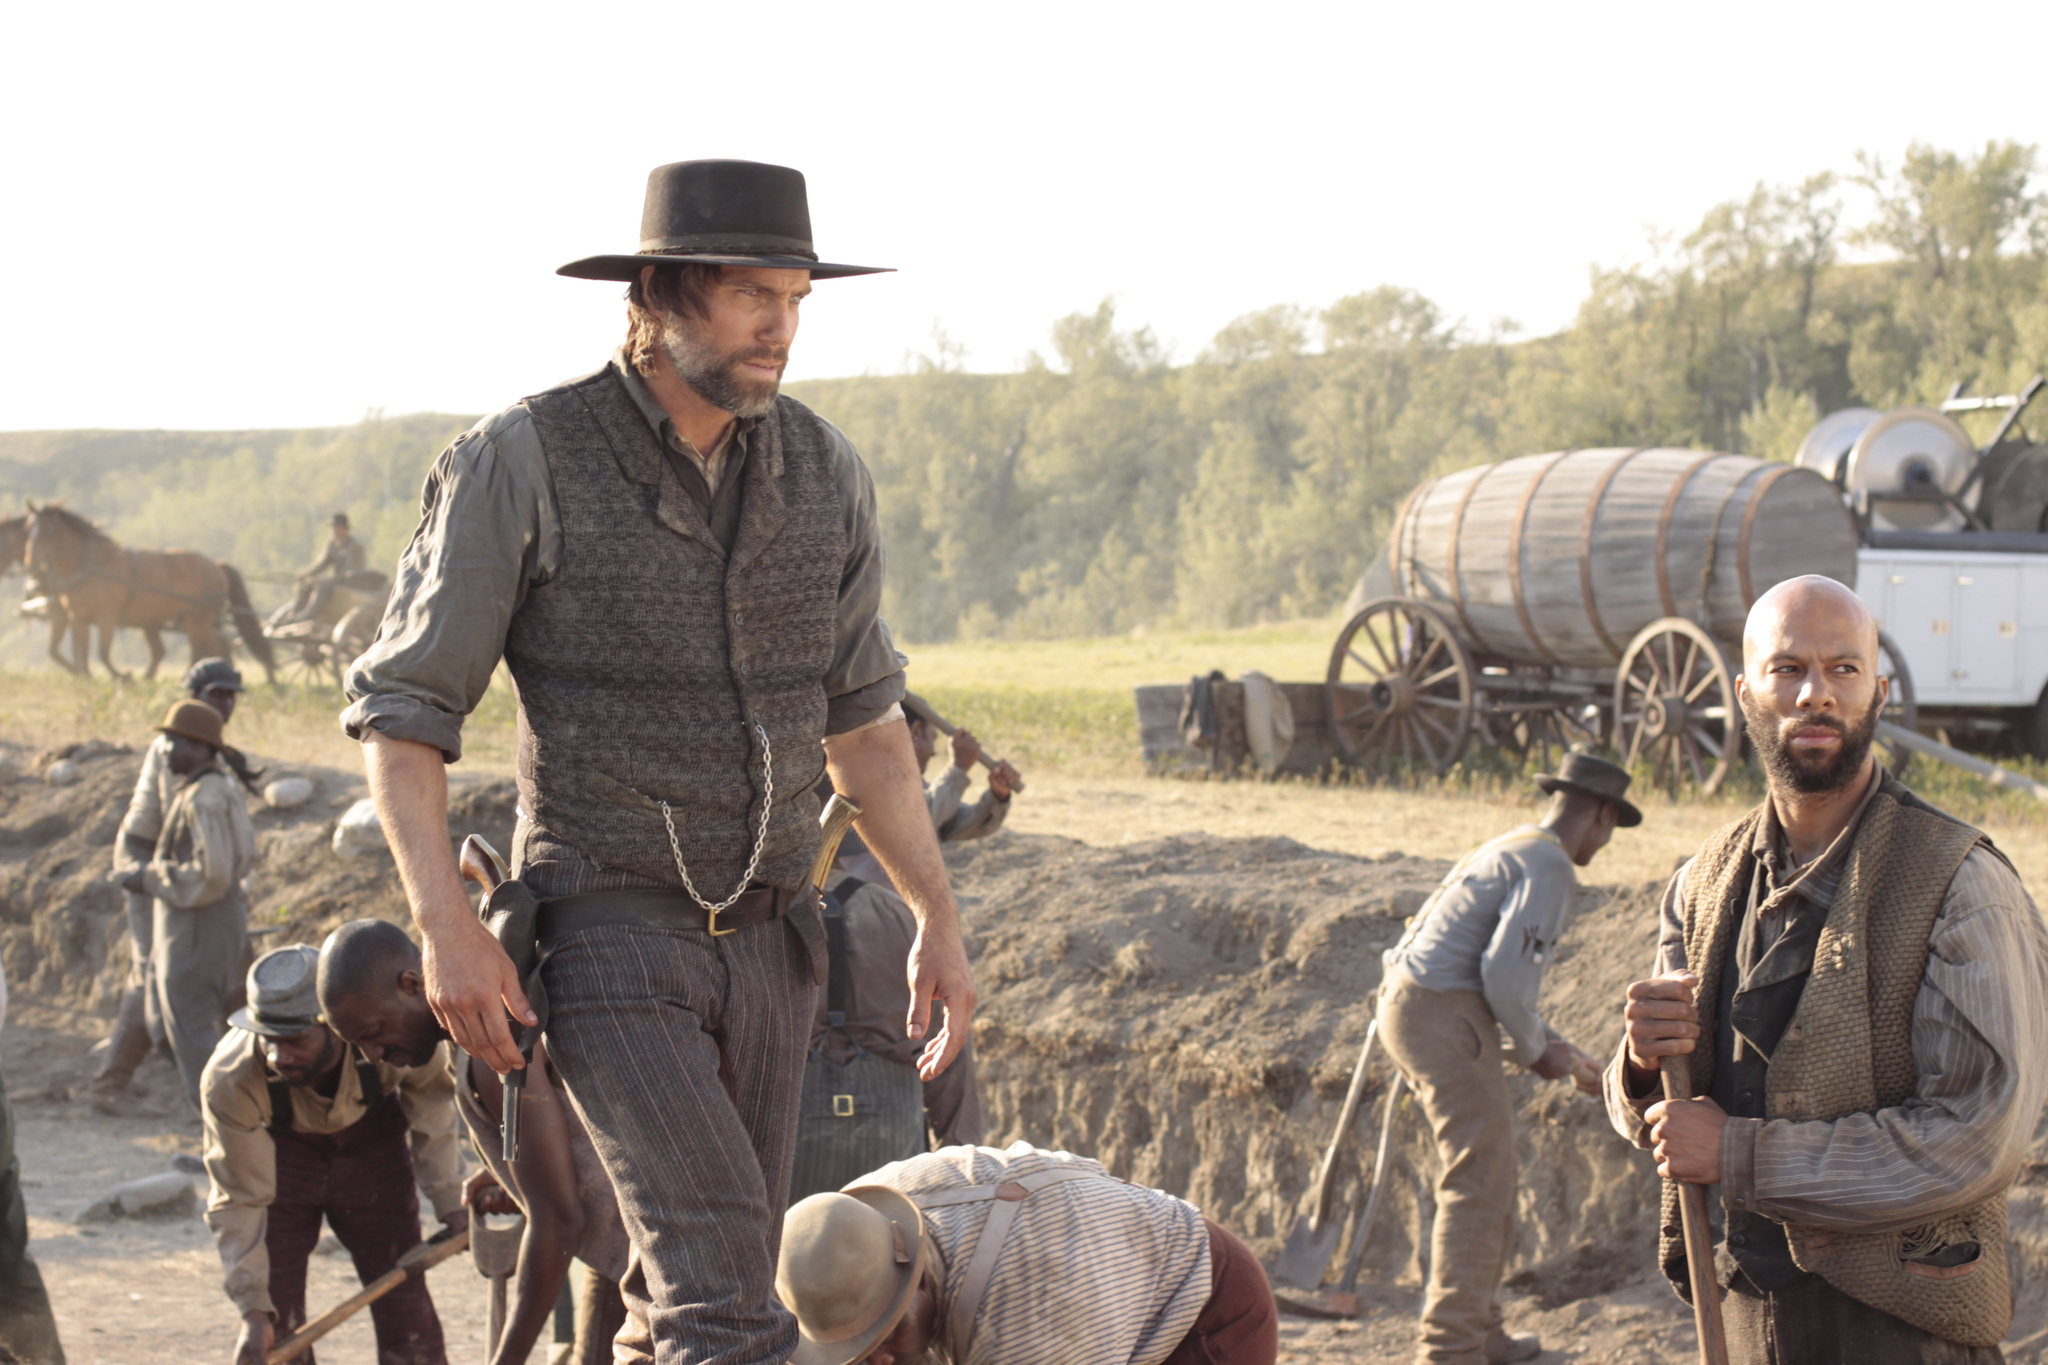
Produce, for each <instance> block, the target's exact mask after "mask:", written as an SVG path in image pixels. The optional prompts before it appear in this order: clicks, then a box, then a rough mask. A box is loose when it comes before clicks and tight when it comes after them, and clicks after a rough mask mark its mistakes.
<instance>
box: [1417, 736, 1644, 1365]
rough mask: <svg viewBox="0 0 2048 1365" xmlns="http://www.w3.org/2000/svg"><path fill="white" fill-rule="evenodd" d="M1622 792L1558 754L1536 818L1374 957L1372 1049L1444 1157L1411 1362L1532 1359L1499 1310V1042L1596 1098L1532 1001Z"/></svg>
mask: <svg viewBox="0 0 2048 1365" xmlns="http://www.w3.org/2000/svg"><path fill="white" fill-rule="evenodd" d="M1628 784H1629V775H1628V772H1627V771H1626V770H1625V769H1622V768H1618V767H1616V766H1615V765H1614V764H1612V763H1607V762H1604V761H1602V760H1600V759H1597V758H1594V757H1592V756H1591V755H1589V754H1578V753H1568V754H1566V755H1565V756H1564V762H1563V764H1562V765H1561V766H1560V768H1559V770H1558V772H1557V774H1556V775H1555V776H1552V775H1550V774H1544V775H1541V776H1539V777H1538V778H1537V779H1536V785H1537V786H1538V787H1540V788H1542V790H1543V791H1544V792H1545V793H1547V794H1548V795H1549V797H1550V806H1549V809H1548V810H1546V811H1545V812H1544V815H1543V818H1542V820H1541V821H1539V822H1538V823H1536V824H1533V825H1523V826H1521V827H1520V828H1518V829H1513V830H1510V831H1509V832H1508V833H1506V834H1503V835H1501V836H1500V837H1499V838H1497V839H1493V840H1490V841H1488V842H1487V843H1484V844H1482V845H1480V846H1479V847H1478V848H1477V849H1474V850H1473V851H1472V852H1471V853H1469V854H1467V855H1466V856H1465V857H1464V859H1463V860H1461V861H1460V862H1459V863H1458V865H1457V866H1456V867H1454V868H1452V869H1451V872H1450V875H1449V876H1447V877H1445V878H1444V881H1443V884H1442V885H1441V886H1439V887H1438V888H1437V889H1436V892H1435V894H1434V895H1432V896H1431V897H1430V899H1429V901H1428V903H1427V904H1426V905H1424V906H1423V908H1422V909H1421V910H1420V911H1418V912H1417V913H1416V916H1415V918H1414V919H1413V920H1412V921H1411V922H1410V924H1409V926H1408V931H1407V932H1406V933H1405V934H1403V935H1402V936H1401V941H1400V942H1399V943H1397V944H1395V945H1394V946H1393V947H1392V948H1389V949H1388V950H1387V952H1386V954H1385V959H1384V961H1385V968H1386V970H1385V975H1384V977H1383V978H1382V980H1381V983H1380V1001H1379V1036H1380V1040H1381V1041H1382V1042H1383V1043H1385V1044H1386V1048H1387V1051H1388V1053H1389V1055H1391V1056H1392V1057H1393V1059H1394V1064H1395V1065H1396V1066H1398V1067H1400V1068H1401V1074H1402V1075H1403V1076H1405V1077H1406V1078H1407V1080H1408V1084H1409V1085H1410V1086H1411V1087H1412V1088H1413V1089H1414V1091H1415V1096H1416V1098H1417V1100H1419V1101H1420V1102H1421V1104H1422V1109H1423V1112H1424V1113H1425V1114H1426V1115H1427V1116H1428V1118H1429V1126H1430V1131H1431V1132H1433V1133H1434V1134H1435V1135H1436V1144H1437V1150H1438V1154H1439V1156H1440V1157H1441V1158H1442V1174H1441V1175H1440V1176H1439V1177H1438V1179H1437V1191H1436V1225H1435V1228H1434V1229H1433V1232H1432V1236H1431V1242H1430V1245H1431V1253H1430V1276H1429V1290H1428V1294H1427V1295H1426V1297H1425V1298H1424V1300H1423V1307H1422V1332H1421V1337H1420V1341H1419V1344H1418V1346H1417V1350H1416V1357H1415V1358H1416V1359H1417V1360H1418V1361H1428V1362H1455V1365H1502V1363H1503V1362H1506V1361H1517V1360H1529V1359H1532V1358H1534V1357H1535V1356H1536V1355H1537V1354H1539V1353H1540V1351H1541V1349H1542V1348H1541V1346H1540V1345H1539V1344H1538V1342H1537V1341H1536V1339H1535V1338H1534V1337H1522V1338H1510V1337H1509V1336H1508V1335H1507V1334H1506V1333H1505V1332H1504V1331H1503V1330H1502V1328H1501V1312H1500V1306H1499V1303H1498V1301H1497V1299H1496V1294H1497V1292H1498V1290H1499V1288H1500V1279H1501V1275H1502V1274H1503V1272H1504V1271H1505V1270H1506V1268H1507V1259H1508V1252H1509V1250H1510V1249H1511V1248H1512V1247H1513V1245H1514V1230H1515V1139H1514V1129H1513V1126H1512V1124H1511V1122H1510V1115H1511V1112H1512V1108H1513V1106H1512V1104H1511V1102H1510V1100H1509V1097H1508V1088H1507V1079H1506V1077H1505V1076H1504V1075H1503V1073H1502V1070H1501V1057H1502V1051H1503V1049H1502V1046H1501V1033H1502V1031H1503V1030H1505V1031H1506V1033H1507V1041H1508V1046H1507V1049H1506V1052H1507V1055H1508V1057H1510V1058H1511V1059H1512V1060H1513V1061H1514V1062H1515V1063H1516V1064H1517V1065H1519V1066H1522V1067H1526V1068H1527V1069H1528V1070H1531V1071H1533V1072H1535V1073H1536V1074H1537V1075H1539V1076H1541V1077H1543V1078H1544V1079H1546V1080H1562V1079H1564V1078H1566V1077H1570V1078H1572V1079H1574V1080H1575V1081H1576V1082H1577V1084H1578V1086H1579V1088H1580V1089H1581V1090H1584V1091H1585V1092H1586V1093H1588V1094H1594V1095H1597V1094H1599V1093H1600V1066H1599V1063H1598V1062H1597V1061H1596V1060H1594V1059H1593V1058H1592V1057H1591V1056H1589V1055H1587V1054H1586V1053H1584V1052H1581V1051H1580V1050H1579V1049H1578V1048H1576V1047H1574V1046H1573V1045H1572V1044H1571V1043H1569V1042H1566V1041H1565V1040H1564V1039H1563V1038H1561V1037H1559V1036H1558V1034H1557V1031H1556V1030H1555V1029H1552V1028H1551V1027H1550V1026H1549V1025H1548V1024H1546V1023H1544V1021H1543V1016H1542V1014H1541V1013H1539V1012H1538V1010H1537V1008H1536V997H1537V994H1538V992H1539V991H1540V990H1541V989H1542V985H1543V973H1544V970H1545V969H1546V968H1547V967H1548V966H1549V965H1550V963H1551V961H1552V960H1553V959H1554V958H1555V956H1556V949H1557V942H1558V940H1559V939H1560V938H1562V937H1563V936H1564V931H1565V928H1566V927H1567V926H1568V925H1569V924H1570V923H1571V918H1572V912H1573V910H1574V908H1575V906H1574V902H1575V901H1576V899H1577V895H1578V889H1579V884H1578V877H1577V875H1576V872H1575V869H1576V868H1580V867H1584V866H1586V865H1587V864H1588V863H1590V862H1592V861H1593V857H1594V855H1595V854H1597V853H1599V851H1600V850H1601V849H1603V848H1605V847H1606V846H1607V841H1608V839H1609V838H1610V837H1612V835H1613V833H1614V830H1615V827H1616V826H1622V827H1624V828H1627V827H1633V826H1635V825H1638V824H1641V823H1642V819H1643V815H1642V812H1641V811H1639V810H1637V809H1636V808H1635V807H1634V806H1633V805H1631V804H1629V802H1628V801H1626V800H1624V799H1623V794H1624V793H1625V792H1627V790H1628Z"/></svg>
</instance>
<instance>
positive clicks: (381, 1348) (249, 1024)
mask: <svg viewBox="0 0 2048 1365" xmlns="http://www.w3.org/2000/svg"><path fill="white" fill-rule="evenodd" d="M318 963H319V953H318V952H317V951H315V949H314V948H313V947H312V945H311V944H306V943H294V944H290V945H288V946H286V947H283V948H278V949H274V950H273V951H271V952H268V953H265V954H264V955H263V956H262V957H260V958H258V959H257V960H256V965H255V966H253V967H251V968H250V969H249V1004H248V1005H247V1007H245V1008H243V1009H239V1010H236V1011H235V1016H234V1025H235V1028H234V1031H233V1032H231V1033H229V1034H228V1035H227V1036H226V1037H225V1038H223V1039H221V1041H220V1046H219V1047H218V1048H216V1049H215V1050H214V1054H213V1060H212V1061H210V1062H208V1063H207V1066H206V1109H205V1120H206V1174H207V1177H208V1179H209V1180H210V1181H211V1182H212V1192H211V1194H210V1195H209V1196H208V1198H207V1201H206V1223H207V1226H208V1227H210V1228H212V1229H213V1239H214V1244H215V1246H216V1247H217V1248H218V1250H219V1251H220V1259H221V1265H222V1266H223V1267H224V1268H225V1269H226V1271H227V1293H228V1298H230V1299H231V1300H233V1301H234V1304H235V1307H236V1308H238V1309H240V1310H241V1313H242V1334H241V1337H240V1338H239V1340H238V1341H237V1342H236V1346H235V1365H262V1361H263V1358H264V1355H265V1353H266V1352H268V1351H269V1350H270V1349H271V1347H272V1346H274V1345H275V1344H277V1342H280V1341H282V1340H284V1338H285V1337H287V1336H289V1335H290V1334H291V1333H292V1332H294V1331H296V1330H297V1329H298V1328H300V1327H301V1326H303V1325H304V1324H305V1321H306V1260H307V1257H309V1256H310V1255H312V1252H313V1247H314V1244H315V1243H317V1242H318V1241H319V1240H320V1223H321V1220H322V1219H323V1218H324V1219H325V1220H326V1222H327V1226H328V1227H330V1228H332V1229H333V1230H334V1235H335V1237H336V1238H337V1239H339V1240H340V1242H341V1244H342V1246H344V1247H346V1248H347V1249H348V1251H349V1254H350V1255H351V1256H352V1257H353V1258H354V1259H355V1268H356V1274H357V1275H358V1276H360V1277H361V1279H362V1282H363V1283H364V1284H368V1283H370V1282H371V1281H372V1280H375V1279H376V1278H377V1277H379V1276H380V1275H383V1274H384V1273H385V1272H386V1271H389V1270H390V1269H391V1268H392V1267H393V1266H395V1265H397V1264H398V1258H399V1257H400V1256H402V1255H404V1254H405V1253H406V1252H407V1251H409V1250H411V1249H412V1248H413V1247H416V1246H418V1245H419V1243H420V1197H419V1192H420V1189H421V1188H424V1189H425V1190H426V1193H427V1198H428V1199H430V1200H432V1201H433V1205H434V1212H435V1213H436V1214H437V1215H439V1217H440V1219H441V1222H442V1223H443V1224H444V1225H446V1226H448V1227H450V1228H453V1229H460V1228H462V1227H463V1226H465V1225H466V1222H467V1219H468V1214H467V1213H466V1211H465V1210H464V1209H463V1207H462V1154H461V1152H460V1150H459V1149H458V1148H457V1147H456V1145H455V1106H454V1103H453V1098H452V1095H451V1093H450V1092H451V1089H452V1087H451V1086H450V1085H449V1083H448V1073H447V1070H446V1068H445V1067H443V1066H442V1065H440V1059H439V1058H437V1057H434V1056H433V1055H431V1053H430V1054H429V1055H428V1056H427V1057H426V1058H424V1059H423V1060H422V1062H421V1064H420V1065H418V1066H414V1067H401V1066H394V1065H392V1064H391V1063H390V1062H389V1061H385V1062H371V1061H357V1062H355V1063H353V1064H351V1063H350V1060H349V1051H348V1046H347V1044H345V1043H343V1042H342V1041H341V1039H340V1038H338V1037H336V1036H335V1034H334V1031H333V1030H332V1029H330V1028H328V1027H327V1025H325V1024H324V1023H322V1022H320V1003H319V1000H318V999H317V997H316V995H315V990H314V977H315V972H316V970H317V967H318ZM415 1181H417V1185H416V1184H415ZM370 1317H371V1320H372V1321H373V1322H374V1323H375V1325H376V1329H377V1360H378V1365H444V1362H445V1361H446V1359H447V1356H446V1352H445V1351H444V1350H443V1347H442V1339H441V1320H440V1318H439V1317H438V1316H436V1314H435V1312H434V1301H433V1299H432V1298H431V1297H430V1296H429V1295H428V1293H427V1284H426V1280H425V1279H424V1278H422V1277H420V1276H411V1277H408V1278H407V1279H406V1280H405V1282H404V1283H402V1284H400V1285H399V1287H398V1288H396V1289H394V1290H392V1291H391V1292H390V1293H388V1294H386V1295H385V1296H384V1297H383V1298H380V1299H378V1300H377V1301H376V1302H375V1303H373V1304H371V1305H370ZM298 1359H299V1360H300V1361H303V1362H306V1363H307V1365H311V1362H312V1361H313V1352H312V1351H310V1350H309V1351H307V1352H306V1353H305V1354H303V1355H301V1356H300V1357H298Z"/></svg>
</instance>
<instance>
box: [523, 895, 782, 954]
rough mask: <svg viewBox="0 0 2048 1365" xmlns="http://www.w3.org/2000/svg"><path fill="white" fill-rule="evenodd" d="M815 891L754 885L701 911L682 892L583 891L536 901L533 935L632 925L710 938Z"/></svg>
mask: <svg viewBox="0 0 2048 1365" xmlns="http://www.w3.org/2000/svg"><path fill="white" fill-rule="evenodd" d="M817 894H818V893H817V891H816V890H815V889H813V888H812V887H811V886H810V885H809V884H805V885H804V886H802V887H800V888H799V889H797V890H795V891H789V890H785V889H784V888H782V887H779V886H761V885H758V884H757V885H754V886H750V887H748V888H747V889H746V890H745V891H744V892H742V893H741V894H740V898H739V899H738V900H736V901H734V902H733V903H732V904H731V905H728V906H727V907H725V909H723V910H713V911H707V910H706V909H705V908H704V907H703V906H701V905H699V904H697V902H696V900H695V899H694V898H693V897H692V896H691V895H690V893H689V892H687V891H664V890H657V889H653V888H634V889H629V890H624V891H584V892H579V893H578V894H576V895H573V896H557V897H555V898H554V899H553V900H545V901H542V902H541V903H540V916H539V919H538V920H537V921H536V933H535V937H536V938H538V939H540V940H541V941H543V942H545V941H547V940H549V939H556V938H561V937H563V936H564V935H567V934H573V933H577V932H579V931H580V930H584V929H598V928H604V927H606V926H610V925H618V924H625V925H634V926H639V927H644V928H650V929H701V930H703V931H704V932H706V933H708V934H710V935H712V936H713V937H714V938H716V937H720V936H722V935H725V934H730V933H734V932H736V931H738V930H741V929H746V928H750V927H751V926H753V925H756V924H766V923H767V922H768V921H769V920H773V919H781V918H782V917H783V916H784V915H787V914H788V913H789V912H790V911H791V910H793V909H795V908H796V907H797V906H798V905H800V904H802V903H803V898H804V897H806V896H809V897H811V898H812V899H813V901H815V899H816V897H817Z"/></svg>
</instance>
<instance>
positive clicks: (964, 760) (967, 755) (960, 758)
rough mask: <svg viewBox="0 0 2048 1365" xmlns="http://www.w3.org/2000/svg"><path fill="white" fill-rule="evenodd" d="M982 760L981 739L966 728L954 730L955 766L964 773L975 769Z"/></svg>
mask: <svg viewBox="0 0 2048 1365" xmlns="http://www.w3.org/2000/svg"><path fill="white" fill-rule="evenodd" d="M980 761H981V741H980V740H978V739H976V738H975V737H974V736H973V735H972V734H971V733H969V732H968V731H966V730H955V731H954V732H953V766H954V767H956V768H958V769H959V770H960V771H961V772H963V773H971V772H973V771H974V765H975V764H976V763H979V762H980Z"/></svg>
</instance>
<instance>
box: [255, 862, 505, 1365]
mask: <svg viewBox="0 0 2048 1365" xmlns="http://www.w3.org/2000/svg"><path fill="white" fill-rule="evenodd" d="M471 837H474V836H471ZM467 1250H469V1229H468V1228H464V1229H463V1230H462V1231H461V1232H458V1233H455V1234H454V1235H453V1236H443V1237H436V1238H434V1239H433V1240H432V1241H427V1242H421V1243H420V1244H419V1245H418V1246H416V1247H414V1248H413V1249H412V1250H411V1251H408V1252H406V1253H405V1255H403V1256H401V1257H399V1258H398V1265H397V1267H396V1268H394V1269H391V1270H387V1271H385V1272H384V1273H383V1274H382V1275H379V1276H378V1277H377V1278H376V1279H374V1280H372V1281H370V1283H368V1284H366V1285H364V1286H363V1289H362V1292H361V1293H359V1294H356V1295H354V1296H353V1297H350V1298H346V1299H343V1300H342V1301H341V1302H340V1303H338V1304H336V1305H335V1306H334V1307H332V1308H330V1309H328V1310H327V1311H326V1312H325V1313H322V1314H321V1315H320V1316H319V1317H317V1318H315V1319H313V1320H312V1321H311V1322H309V1323H307V1324H306V1325H305V1326H304V1327H301V1328H300V1329H299V1330H298V1331H296V1332H294V1333H292V1335H291V1336H290V1337H288V1338H286V1340H285V1341H284V1344H282V1345H280V1346H273V1347H271V1348H270V1354H269V1355H266V1356H265V1357H263V1360H264V1365H284V1362H285V1361H287V1360H290V1359H292V1358H293V1357H294V1356H297V1355H299V1354H300V1353H301V1352H303V1351H304V1350H305V1349H306V1348H307V1347H308V1346H311V1345H312V1344H313V1343H314V1342H316V1341H318V1340H320V1338H322V1337H324V1336H326V1335H327V1334H328V1333H329V1332H332V1331H333V1330H334V1329H335V1328H337V1327H339V1326H341V1324H342V1323H344V1322H346V1321H347V1320H348V1319H349V1318H350V1317H352V1316H354V1315H355V1314H356V1313H357V1312H358V1311H360V1310H362V1309H364V1308H368V1307H369V1306H370V1305H371V1304H373V1303H375V1302H376V1301H377V1300H379V1299H381V1298H383V1297H384V1296H385V1295H386V1294H389V1293H390V1292H391V1291H392V1290H394V1289H396V1288H398V1286H400V1285H402V1284H404V1283H405V1281H406V1277H407V1276H410V1275H424V1274H426V1273H427V1272H428V1271H429V1270H432V1269H433V1268H434V1267H435V1266H437V1265H439V1264H441V1262H443V1261H445V1260H447V1259H448V1258H449V1257H451V1256H455V1255H458V1254H460V1253H462V1252H464V1251H467Z"/></svg>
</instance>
